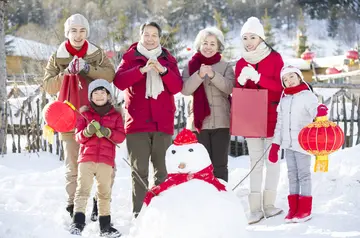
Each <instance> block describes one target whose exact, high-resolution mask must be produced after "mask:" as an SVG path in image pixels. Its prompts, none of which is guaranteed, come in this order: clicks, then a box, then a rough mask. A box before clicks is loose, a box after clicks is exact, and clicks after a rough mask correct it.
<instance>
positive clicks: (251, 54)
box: [240, 42, 271, 64]
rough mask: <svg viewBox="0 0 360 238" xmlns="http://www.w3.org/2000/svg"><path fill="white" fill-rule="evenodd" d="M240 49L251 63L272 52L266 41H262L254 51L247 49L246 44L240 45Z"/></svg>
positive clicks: (257, 61)
mask: <svg viewBox="0 0 360 238" xmlns="http://www.w3.org/2000/svg"><path fill="white" fill-rule="evenodd" d="M240 50H241V56H242V57H243V58H244V59H245V60H246V62H248V63H250V64H257V63H259V62H260V61H261V60H263V59H265V58H266V57H267V56H268V55H269V54H270V53H271V49H270V48H269V47H268V46H267V45H266V44H265V42H261V43H260V44H259V45H258V46H257V47H256V49H255V50H254V51H247V50H246V49H245V47H244V46H243V47H240Z"/></svg>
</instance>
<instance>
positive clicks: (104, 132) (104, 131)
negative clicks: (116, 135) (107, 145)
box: [95, 126, 111, 138]
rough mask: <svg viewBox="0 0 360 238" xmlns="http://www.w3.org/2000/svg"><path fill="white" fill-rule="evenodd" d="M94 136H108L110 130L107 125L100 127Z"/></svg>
mask: <svg viewBox="0 0 360 238" xmlns="http://www.w3.org/2000/svg"><path fill="white" fill-rule="evenodd" d="M95 134H96V136H97V137H99V138H102V137H104V136H105V137H106V138H109V137H110V136H111V130H110V129H109V128H107V127H103V126H102V127H100V129H99V130H98V131H96V133H95Z"/></svg>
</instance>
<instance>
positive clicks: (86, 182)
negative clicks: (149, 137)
mask: <svg viewBox="0 0 360 238" xmlns="http://www.w3.org/2000/svg"><path fill="white" fill-rule="evenodd" d="M111 91H112V90H111V87H110V84H109V83H108V82H107V81H106V80H104V79H97V80H95V81H93V82H91V83H90V85H89V90H88V98H89V102H90V106H84V107H82V108H81V109H80V112H81V113H82V115H83V116H79V119H78V122H77V125H76V133H75V140H76V141H77V142H78V143H79V144H80V151H79V159H78V164H79V166H78V180H77V188H76V193H75V201H74V217H73V223H72V225H71V227H70V233H71V234H77V235H79V234H81V232H82V230H83V229H84V227H85V210H86V204H87V200H88V198H89V196H90V192H91V188H92V185H93V178H94V176H95V178H96V182H97V197H98V207H99V208H98V209H99V223H100V236H111V237H119V236H121V234H120V233H119V232H118V231H117V230H116V229H115V228H113V227H112V226H111V223H110V221H111V217H110V199H111V183H112V182H111V181H112V178H111V176H112V174H113V170H114V166H115V149H116V144H119V143H122V142H123V141H124V139H125V132H124V124H123V119H122V115H121V113H120V112H118V111H116V110H115V109H114V107H113V106H112V105H111V98H112V97H111Z"/></svg>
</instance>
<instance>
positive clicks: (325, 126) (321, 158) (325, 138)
mask: <svg viewBox="0 0 360 238" xmlns="http://www.w3.org/2000/svg"><path fill="white" fill-rule="evenodd" d="M298 140H299V144H300V146H301V147H302V148H303V149H304V150H306V151H307V152H308V153H310V154H313V155H315V156H316V162H315V168H314V171H315V172H318V171H320V172H327V171H328V155H329V154H331V153H333V152H335V151H337V150H338V149H340V148H341V146H342V145H343V144H344V132H343V131H342V130H341V128H340V127H339V126H338V125H336V123H334V122H332V121H329V120H328V119H327V116H321V117H317V118H316V119H315V122H313V123H310V124H309V125H307V126H306V127H304V128H303V129H302V130H301V131H300V133H299V137H298Z"/></svg>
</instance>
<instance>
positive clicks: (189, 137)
mask: <svg viewBox="0 0 360 238" xmlns="http://www.w3.org/2000/svg"><path fill="white" fill-rule="evenodd" d="M196 143H198V140H197V138H196V135H195V134H194V133H192V132H191V131H190V130H188V129H183V130H182V131H181V132H180V133H179V134H178V135H177V136H176V138H175V140H174V145H188V144H196Z"/></svg>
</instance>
